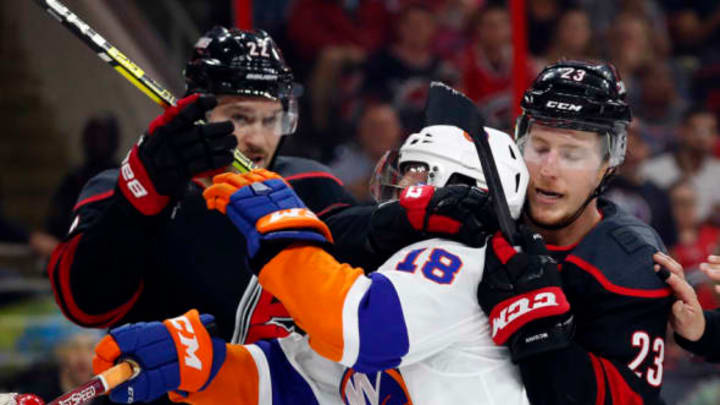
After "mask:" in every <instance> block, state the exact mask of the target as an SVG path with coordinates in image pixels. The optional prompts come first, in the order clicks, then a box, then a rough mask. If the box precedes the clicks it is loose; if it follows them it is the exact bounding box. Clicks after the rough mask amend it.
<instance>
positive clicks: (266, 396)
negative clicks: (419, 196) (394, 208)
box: [184, 239, 528, 405]
mask: <svg viewBox="0 0 720 405" xmlns="http://www.w3.org/2000/svg"><path fill="white" fill-rule="evenodd" d="M484 261H485V248H479V249H476V248H470V247H467V246H464V245H462V244H459V243H456V242H451V241H446V240H441V239H430V240H426V241H422V242H419V243H416V244H413V245H410V246H408V247H406V248H404V249H402V250H400V251H399V252H397V253H396V254H395V255H393V256H392V257H391V258H390V259H389V260H388V261H387V262H385V263H384V264H383V265H382V266H381V267H380V268H379V269H378V271H377V272H375V273H372V274H370V275H369V276H365V275H364V273H363V271H362V270H361V269H357V268H352V267H350V266H348V265H346V264H340V263H338V262H337V261H335V259H333V258H332V257H331V256H330V255H328V254H327V253H326V252H325V251H323V250H322V249H320V248H318V247H315V246H294V247H291V248H289V249H286V250H284V251H282V252H281V253H280V254H278V255H277V256H276V257H275V258H274V259H272V260H271V261H270V262H269V263H268V264H267V265H266V266H265V267H264V268H263V270H262V272H261V273H260V277H259V281H260V283H261V284H262V285H263V287H264V288H265V289H267V291H269V292H270V293H272V294H273V295H274V296H276V297H278V299H280V301H282V302H283V304H284V305H285V306H286V308H287V309H288V312H289V313H290V314H291V315H292V317H293V318H294V319H295V321H296V322H297V324H298V325H299V326H300V327H301V328H303V329H304V330H305V331H307V336H300V335H298V334H292V335H290V336H289V337H286V338H282V339H276V340H271V341H261V342H258V343H256V344H253V345H245V346H238V345H230V346H229V347H230V350H229V351H228V357H227V360H226V363H225V365H224V366H223V368H222V369H221V371H220V373H219V374H218V377H217V378H216V379H215V380H214V381H213V382H212V383H211V384H210V386H209V387H208V388H207V389H206V390H205V391H204V392H202V393H197V394H192V395H191V396H190V397H189V398H187V399H184V400H185V401H187V400H188V399H190V401H191V402H192V403H211V402H213V401H220V400H221V398H222V402H225V403H227V402H228V400H229V394H231V393H232V394H234V395H235V396H236V398H235V399H236V401H235V402H236V403H243V404H245V403H248V404H255V403H257V404H290V403H292V404H352V405H367V404H371V405H381V404H383V405H391V404H415V405H419V404H433V405H437V404H461V403H469V402H472V403H481V404H503V405H514V404H527V403H528V401H527V397H526V395H525V391H524V388H523V385H522V382H521V380H520V375H519V372H518V370H517V369H516V367H515V366H514V365H513V364H512V363H511V362H510V357H509V352H508V351H507V349H506V348H505V347H498V346H496V345H495V344H494V343H493V341H492V340H491V338H490V328H489V323H488V320H487V317H486V316H485V315H484V314H483V312H482V311H481V309H480V307H479V305H478V302H477V297H476V290H477V286H478V284H479V283H480V279H481V278H482V273H483V264H484ZM231 374H232V375H234V378H229V376H230V375H231ZM250 377H252V381H255V382H256V383H255V384H254V385H253V386H250V385H248V383H247V381H248V380H250V379H251V378H250ZM255 377H257V378H255ZM237 380H242V381H243V382H242V384H243V387H244V388H243V389H241V390H240V389H238V382H237ZM230 401H233V400H230Z"/></svg>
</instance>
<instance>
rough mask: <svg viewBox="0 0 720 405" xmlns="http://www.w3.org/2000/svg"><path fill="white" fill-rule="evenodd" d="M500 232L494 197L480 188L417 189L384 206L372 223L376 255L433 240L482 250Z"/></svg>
mask: <svg viewBox="0 0 720 405" xmlns="http://www.w3.org/2000/svg"><path fill="white" fill-rule="evenodd" d="M497 229H498V224H497V219H496V216H495V214H494V211H493V209H492V203H491V202H490V196H489V194H488V193H487V192H485V191H483V190H480V189H479V188H477V187H470V186H467V185H464V184H453V185H449V186H446V187H442V188H435V187H433V186H413V187H409V188H407V189H405V190H404V191H403V192H402V194H401V195H400V199H399V200H398V201H393V202H389V203H385V204H381V205H379V206H378V208H377V209H376V210H375V211H374V212H373V215H372V218H371V220H370V242H371V245H372V247H373V249H375V250H376V251H383V252H395V251H397V250H399V249H401V248H403V247H405V246H407V245H409V244H411V243H414V242H416V241H418V240H421V239H426V238H428V237H430V236H440V237H444V238H448V239H452V240H456V241H459V242H462V243H464V244H466V245H468V246H472V247H480V246H483V245H484V244H485V240H486V239H487V235H489V234H492V233H494V232H495V231H496V230H497Z"/></svg>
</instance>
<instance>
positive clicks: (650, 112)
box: [630, 60, 687, 156]
mask: <svg viewBox="0 0 720 405" xmlns="http://www.w3.org/2000/svg"><path fill="white" fill-rule="evenodd" d="M635 73H636V76H635V78H636V79H637V81H636V82H635V83H636V85H637V86H636V89H635V92H634V93H631V94H634V96H631V97H630V103H631V105H632V107H633V115H634V116H635V117H638V118H641V119H642V120H643V121H644V123H645V125H643V128H642V136H643V137H644V138H645V141H646V142H647V143H648V145H649V146H650V154H651V155H653V156H655V155H657V154H659V153H662V152H665V151H666V150H668V149H669V148H670V147H672V146H673V145H672V144H673V143H674V142H675V136H676V134H675V133H676V132H677V127H678V125H680V123H681V121H682V118H683V113H684V112H685V110H686V109H687V103H686V102H685V100H683V99H682V98H681V97H680V95H679V94H678V88H677V82H676V80H675V79H674V77H673V74H672V71H671V68H670V66H669V64H668V63H666V62H664V61H661V60H658V61H654V62H651V63H649V64H647V65H645V66H643V67H642V68H639V69H638V70H637V71H636V72H635Z"/></svg>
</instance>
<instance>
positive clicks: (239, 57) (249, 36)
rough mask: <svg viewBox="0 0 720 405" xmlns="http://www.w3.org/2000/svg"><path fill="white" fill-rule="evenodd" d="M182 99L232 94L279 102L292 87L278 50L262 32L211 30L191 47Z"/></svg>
mask: <svg viewBox="0 0 720 405" xmlns="http://www.w3.org/2000/svg"><path fill="white" fill-rule="evenodd" d="M185 84H186V95H189V94H193V93H200V92H204V93H213V94H233V95H247V96H258V97H265V98H269V99H272V100H283V99H287V98H290V97H292V96H293V95H294V88H295V83H294V82H293V74H292V71H291V70H290V67H289V66H288V65H287V63H286V62H285V59H284V58H283V56H282V52H281V51H280V48H278V46H277V45H276V44H275V41H273V39H272V38H271V37H270V35H268V34H267V33H266V32H265V31H262V30H255V31H242V30H239V29H236V28H232V29H227V28H225V27H221V26H215V27H213V28H212V29H211V30H210V31H208V32H207V33H205V35H203V36H202V37H200V39H198V41H197V42H196V43H195V48H194V49H193V53H192V56H191V57H190V61H189V62H188V63H187V66H186V67H185Z"/></svg>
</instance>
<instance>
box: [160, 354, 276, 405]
mask: <svg viewBox="0 0 720 405" xmlns="http://www.w3.org/2000/svg"><path fill="white" fill-rule="evenodd" d="M226 347H227V354H226V357H225V362H224V363H223V365H222V367H221V368H220V371H218V373H217V375H216V376H215V378H213V380H212V382H211V383H210V384H209V385H208V386H207V387H206V388H205V389H204V390H202V391H200V392H194V393H192V394H190V395H188V396H187V397H183V396H181V395H178V394H175V393H171V394H170V395H169V396H170V399H171V400H172V401H173V402H181V403H188V404H192V405H206V404H207V405H215V404H228V405H233V404H238V405H242V404H257V403H258V393H259V392H260V390H261V389H262V388H261V386H260V384H268V382H267V381H261V378H260V377H259V373H258V369H257V365H256V364H255V361H254V360H253V357H252V355H251V354H250V352H249V351H248V349H247V348H246V347H244V346H242V345H231V344H228V345H226Z"/></svg>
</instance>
